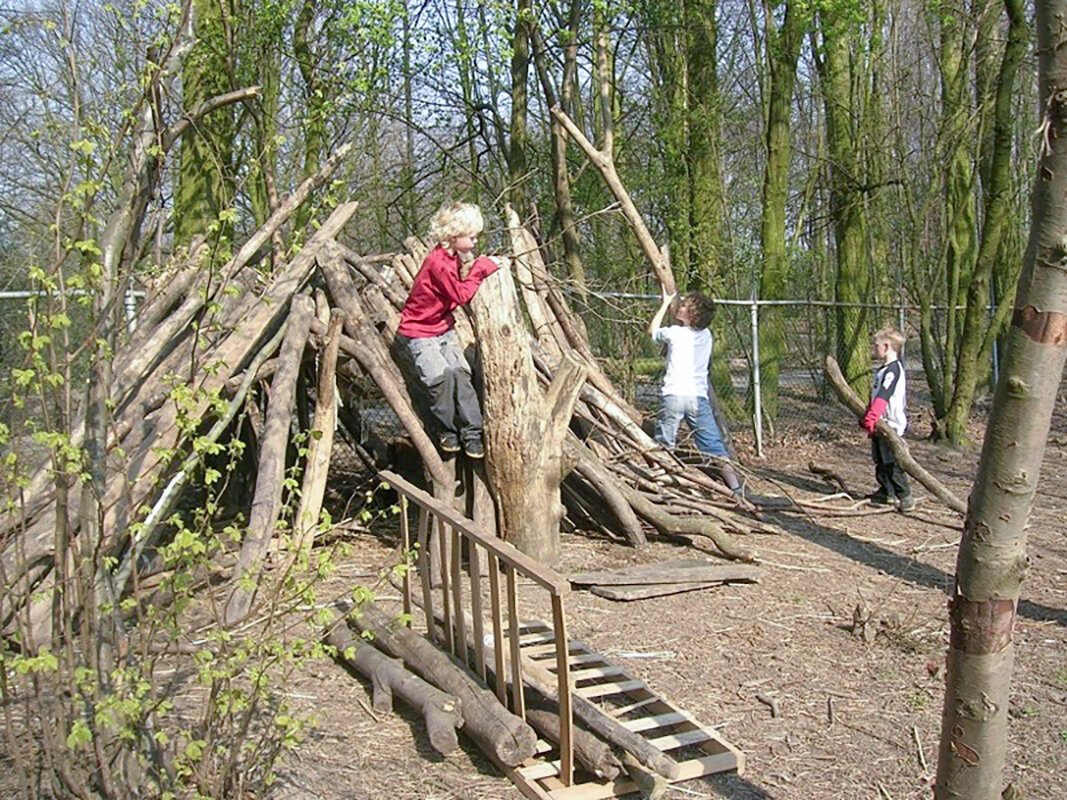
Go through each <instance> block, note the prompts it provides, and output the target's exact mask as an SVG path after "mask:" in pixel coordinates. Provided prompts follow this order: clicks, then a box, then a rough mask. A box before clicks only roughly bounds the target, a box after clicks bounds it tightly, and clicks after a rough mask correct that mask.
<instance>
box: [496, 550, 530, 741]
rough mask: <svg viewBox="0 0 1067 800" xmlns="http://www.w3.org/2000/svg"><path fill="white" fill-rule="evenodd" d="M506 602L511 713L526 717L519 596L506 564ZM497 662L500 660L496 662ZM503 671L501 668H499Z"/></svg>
mask: <svg viewBox="0 0 1067 800" xmlns="http://www.w3.org/2000/svg"><path fill="white" fill-rule="evenodd" d="M504 577H505V579H506V580H505V584H506V593H507V602H508V641H509V642H510V645H511V650H510V652H511V702H512V709H511V713H513V714H514V715H515V716H517V717H520V718H522V719H523V720H525V719H526V700H525V698H524V697H523V694H522V657H521V654H520V648H519V598H518V586H517V584H516V578H515V567H514V566H512V565H509V566H508V569H507V572H506V573H505V575H504ZM497 663H498V664H499V663H500V662H497ZM500 671H501V672H503V670H500Z"/></svg>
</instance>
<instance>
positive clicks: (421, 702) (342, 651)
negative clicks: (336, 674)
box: [326, 625, 463, 756]
mask: <svg viewBox="0 0 1067 800" xmlns="http://www.w3.org/2000/svg"><path fill="white" fill-rule="evenodd" d="M326 642H327V644H330V645H331V646H333V647H335V648H337V658H338V659H339V660H341V661H343V662H344V663H345V664H347V665H348V666H350V667H351V668H352V669H354V670H356V671H357V672H359V673H360V674H361V675H364V676H366V677H367V678H369V679H370V682H371V689H372V692H373V694H372V698H373V699H372V702H373V705H374V710H375V711H381V712H386V711H392V710H393V696H394V695H396V696H397V697H399V698H400V699H401V700H403V701H404V702H405V703H406V704H407V705H409V706H411V707H412V708H413V709H415V710H416V711H418V712H419V713H421V714H422V716H423V719H425V720H426V733H427V734H428V735H429V737H430V745H431V746H432V747H433V749H434V750H436V751H437V752H438V753H440V754H441V755H443V756H447V755H448V754H449V753H451V752H452V751H453V750H455V749H456V748H457V747H458V746H459V741H458V739H457V737H456V729H457V728H461V727H462V726H463V714H462V711H461V708H462V706H461V703H460V701H459V698H457V697H454V696H453V695H450V694H448V693H446V692H442V691H441V690H440V689H437V688H436V687H434V686H433V685H431V684H429V683H427V682H426V681H424V680H423V679H422V678H420V677H419V676H418V675H413V674H412V673H410V672H408V671H407V670H406V669H404V665H403V663H402V662H401V661H398V660H396V659H392V658H389V657H388V656H386V655H384V654H383V653H382V652H381V651H379V650H378V649H377V648H375V647H374V646H373V645H371V644H369V643H368V642H365V641H363V640H362V639H360V638H358V637H356V636H353V635H352V632H351V631H350V630H349V628H348V626H347V625H335V626H334V627H333V628H332V629H331V630H330V631H328V632H327V634H326Z"/></svg>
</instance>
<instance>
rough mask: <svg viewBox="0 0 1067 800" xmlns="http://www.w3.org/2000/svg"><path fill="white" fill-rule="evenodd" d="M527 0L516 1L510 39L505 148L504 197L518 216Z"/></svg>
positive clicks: (522, 160) (527, 59)
mask: <svg viewBox="0 0 1067 800" xmlns="http://www.w3.org/2000/svg"><path fill="white" fill-rule="evenodd" d="M530 4H531V0H518V4H517V7H516V9H515V32H514V34H513V36H512V39H511V137H510V138H511V141H510V143H509V146H508V194H509V195H510V198H511V205H512V206H513V207H514V208H515V209H516V211H518V213H519V215H520V216H525V214H526V212H527V208H526V198H525V191H524V190H523V181H524V180H525V175H526V148H527V146H528V144H527V140H528V138H529V137H528V135H527V132H526V102H527V96H528V89H527V86H528V83H529V72H530V24H531V22H532V19H533V11H532V9H531V5H530Z"/></svg>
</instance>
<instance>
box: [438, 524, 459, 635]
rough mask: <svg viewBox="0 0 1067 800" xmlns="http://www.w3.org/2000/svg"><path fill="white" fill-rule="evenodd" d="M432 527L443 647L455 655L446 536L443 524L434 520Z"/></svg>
mask: <svg viewBox="0 0 1067 800" xmlns="http://www.w3.org/2000/svg"><path fill="white" fill-rule="evenodd" d="M434 525H436V526H437V544H438V548H437V549H438V551H439V552H440V553H441V620H442V624H441V627H442V630H443V631H444V634H445V647H446V648H447V649H448V650H449V651H450V652H451V653H452V654H453V655H455V653H456V641H455V637H454V636H453V626H452V598H451V596H450V592H449V581H450V578H449V564H450V563H451V562H450V561H449V560H448V536H446V535H445V533H446V532H445V524H444V522H442V521H441V520H440V519H437V518H435V519H434Z"/></svg>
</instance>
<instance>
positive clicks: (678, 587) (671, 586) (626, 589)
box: [589, 583, 722, 602]
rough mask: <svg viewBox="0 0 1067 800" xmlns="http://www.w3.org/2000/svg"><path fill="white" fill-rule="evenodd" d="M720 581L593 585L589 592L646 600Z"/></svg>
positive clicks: (598, 594) (692, 590) (717, 584)
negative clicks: (642, 584)
mask: <svg viewBox="0 0 1067 800" xmlns="http://www.w3.org/2000/svg"><path fill="white" fill-rule="evenodd" d="M716 586H722V584H721V583H653V584H650V585H648V586H593V587H591V588H590V589H589V591H590V592H592V593H593V594H595V595H597V596H598V597H603V598H605V599H606V600H619V601H622V602H627V601H630V600H648V599H649V598H650V597H663V596H665V595H669V594H681V593H682V592H695V591H697V590H699V589H712V588H714V587H716Z"/></svg>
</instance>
